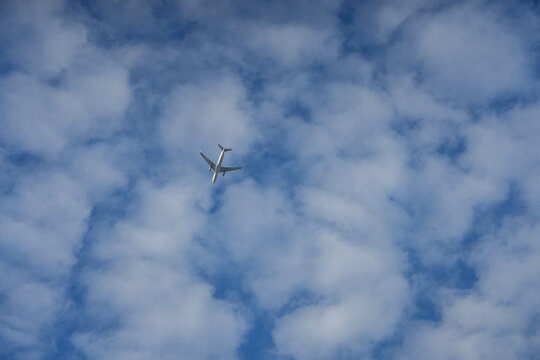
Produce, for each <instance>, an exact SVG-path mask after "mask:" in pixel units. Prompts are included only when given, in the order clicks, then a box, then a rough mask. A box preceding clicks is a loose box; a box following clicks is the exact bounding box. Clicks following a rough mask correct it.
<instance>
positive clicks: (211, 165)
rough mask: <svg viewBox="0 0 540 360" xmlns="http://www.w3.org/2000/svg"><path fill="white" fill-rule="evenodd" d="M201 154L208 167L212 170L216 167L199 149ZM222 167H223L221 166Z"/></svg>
mask: <svg viewBox="0 0 540 360" xmlns="http://www.w3.org/2000/svg"><path fill="white" fill-rule="evenodd" d="M201 156H202V157H203V159H204V160H205V161H206V162H207V163H208V165H210V167H211V168H212V170H215V168H216V164H214V163H213V162H212V160H210V159H209V158H207V157H206V156H205V155H204V154H203V153H202V151H201ZM222 169H223V168H222Z"/></svg>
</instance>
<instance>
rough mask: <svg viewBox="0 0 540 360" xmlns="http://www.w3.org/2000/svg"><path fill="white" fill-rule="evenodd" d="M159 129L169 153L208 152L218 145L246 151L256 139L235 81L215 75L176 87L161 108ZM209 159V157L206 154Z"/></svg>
mask: <svg viewBox="0 0 540 360" xmlns="http://www.w3.org/2000/svg"><path fill="white" fill-rule="evenodd" d="M164 112H165V114H164V116H163V119H162V120H161V122H160V124H161V125H160V130H161V135H162V137H163V140H164V142H165V144H166V145H167V147H169V148H170V149H172V150H183V149H194V148H195V149H197V148H201V149H202V148H203V147H204V148H205V149H208V148H210V146H212V148H213V147H214V146H217V144H218V143H220V144H222V145H224V146H229V147H231V146H232V145H233V144H234V147H235V150H237V151H242V150H246V149H247V148H248V147H249V145H250V144H251V143H252V142H253V141H255V139H256V137H257V135H258V134H257V132H256V128H255V127H254V126H253V120H252V118H251V116H252V115H251V114H252V113H251V109H250V105H249V103H248V102H247V101H246V98H245V94H244V89H243V87H242V85H241V84H240V82H239V81H238V79H235V78H234V77H230V76H224V77H221V76H217V77H211V78H208V79H203V80H202V83H189V84H185V85H180V86H178V87H177V88H176V89H175V90H174V91H173V92H172V94H171V95H170V96H169V98H168V99H167V102H166V104H165V105H164ZM208 155H209V156H210V155H211V154H208Z"/></svg>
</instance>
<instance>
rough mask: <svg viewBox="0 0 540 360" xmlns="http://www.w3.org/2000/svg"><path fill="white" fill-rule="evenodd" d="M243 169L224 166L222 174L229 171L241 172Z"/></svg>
mask: <svg viewBox="0 0 540 360" xmlns="http://www.w3.org/2000/svg"><path fill="white" fill-rule="evenodd" d="M241 168H242V167H241V166H233V167H226V166H222V167H221V170H220V172H222V173H224V174H225V173H226V172H227V171H233V170H240V169H241Z"/></svg>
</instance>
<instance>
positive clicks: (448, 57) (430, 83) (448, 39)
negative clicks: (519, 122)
mask: <svg viewBox="0 0 540 360" xmlns="http://www.w3.org/2000/svg"><path fill="white" fill-rule="evenodd" d="M503 11H504V10H501V9H500V8H497V7H496V6H489V5H484V4H482V3H480V2H469V3H463V4H456V5H452V6H444V7H442V8H441V9H440V10H437V11H426V12H423V13H422V14H419V15H417V16H416V17H415V18H414V20H415V21H410V22H409V24H408V26H407V27H406V28H405V29H404V30H403V31H404V35H403V36H402V39H403V40H402V41H401V42H398V43H397V45H396V48H395V50H396V51H395V53H394V54H393V55H392V57H393V58H392V64H394V65H393V66H397V67H399V63H403V62H405V63H406V64H410V65H411V67H412V68H415V67H418V66H419V67H420V69H421V76H420V78H421V79H422V80H421V81H422V82H423V84H424V85H425V86H426V88H427V90H428V91H429V92H431V93H433V94H436V95H438V96H439V97H442V98H445V99H446V100H448V101H450V102H454V103H456V102H457V103H459V104H471V103H478V102H480V103H482V102H485V101H489V100H490V99H493V98H494V97H496V96H501V95H508V94H515V93H517V94H523V93H524V92H526V91H527V90H526V89H527V88H528V87H529V86H531V85H532V83H531V81H530V78H531V68H530V67H531V63H530V60H529V56H528V55H529V54H528V53H527V50H528V48H527V39H523V38H522V36H521V34H520V32H519V31H515V30H513V26H512V24H509V23H508V22H506V21H504V20H502V21H501V20H500V19H501V18H502V17H504V13H503ZM410 61H412V63H411V62H410Z"/></svg>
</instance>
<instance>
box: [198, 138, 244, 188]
mask: <svg viewBox="0 0 540 360" xmlns="http://www.w3.org/2000/svg"><path fill="white" fill-rule="evenodd" d="M218 146H219V148H220V149H221V154H219V158H218V161H217V164H214V163H213V162H212V161H211V160H210V159H209V158H207V157H206V156H205V155H204V154H203V153H202V151H201V156H202V157H203V159H204V160H205V161H206V162H207V163H208V165H210V167H209V168H208V171H212V170H214V176H213V177H212V184H215V183H216V180H217V178H218V175H219V173H223V176H225V173H226V172H227V171H233V170H239V169H241V168H242V167H241V166H233V167H226V166H221V163H222V162H223V156H224V155H225V152H226V151H231V150H232V149H227V148H224V147H223V146H221V145H219V144H218Z"/></svg>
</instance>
